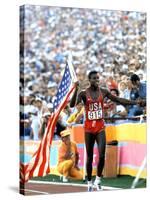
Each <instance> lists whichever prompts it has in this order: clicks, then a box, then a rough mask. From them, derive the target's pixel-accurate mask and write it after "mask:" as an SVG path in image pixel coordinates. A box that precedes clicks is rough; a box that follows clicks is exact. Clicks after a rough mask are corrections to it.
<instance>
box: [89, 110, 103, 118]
mask: <svg viewBox="0 0 150 200" xmlns="http://www.w3.org/2000/svg"><path fill="white" fill-rule="evenodd" d="M101 118H102V110H97V111H88V119H89V120H95V119H101Z"/></svg>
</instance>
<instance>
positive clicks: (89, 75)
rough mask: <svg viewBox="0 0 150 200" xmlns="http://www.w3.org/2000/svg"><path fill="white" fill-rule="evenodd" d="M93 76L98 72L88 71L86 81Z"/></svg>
mask: <svg viewBox="0 0 150 200" xmlns="http://www.w3.org/2000/svg"><path fill="white" fill-rule="evenodd" d="M93 74H98V72H97V71H96V70H93V71H90V72H89V74H88V79H91V76H92V75H93Z"/></svg>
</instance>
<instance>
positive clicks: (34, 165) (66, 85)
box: [20, 64, 75, 183]
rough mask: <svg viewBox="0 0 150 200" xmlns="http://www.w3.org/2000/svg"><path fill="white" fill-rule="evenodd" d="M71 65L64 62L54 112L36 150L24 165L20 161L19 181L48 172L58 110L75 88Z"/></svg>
mask: <svg viewBox="0 0 150 200" xmlns="http://www.w3.org/2000/svg"><path fill="white" fill-rule="evenodd" d="M72 70H73V69H72V67H71V68H70V67H69V65H68V64H66V67H65V70H64V74H63V77H62V80H61V83H60V85H59V87H58V91H57V95H56V99H55V101H54V112H53V113H52V115H51V117H50V119H49V121H48V125H47V128H46V130H45V133H44V136H43V138H42V140H41V142H40V144H39V147H38V149H37V151H36V152H35V153H34V155H33V156H32V158H31V160H30V162H29V163H28V164H26V165H24V164H23V163H20V182H21V183H24V182H27V181H28V180H29V179H30V178H32V177H39V176H45V175H46V174H48V173H50V166H49V161H50V146H51V143H52V139H53V135H54V130H55V126H56V123H57V120H58V117H59V114H60V112H61V111H62V109H63V108H65V107H66V105H67V104H68V101H69V99H70V96H71V94H72V92H73V90H74V88H75V86H74V85H73V84H72V83H73V81H75V80H73V77H72V76H71V74H72Z"/></svg>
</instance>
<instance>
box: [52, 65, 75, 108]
mask: <svg viewBox="0 0 150 200" xmlns="http://www.w3.org/2000/svg"><path fill="white" fill-rule="evenodd" d="M71 82H72V80H71V73H70V69H69V65H68V64H67V65H66V68H65V71H64V75H63V77H62V81H61V83H60V85H59V88H58V91H57V95H56V99H55V101H54V110H56V109H57V108H58V106H59V105H60V103H61V102H62V100H63V98H64V97H65V96H66V95H67V93H68V91H69V89H70V87H71Z"/></svg>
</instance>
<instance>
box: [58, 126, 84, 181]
mask: <svg viewBox="0 0 150 200" xmlns="http://www.w3.org/2000/svg"><path fill="white" fill-rule="evenodd" d="M60 134H61V139H62V140H61V143H60V146H59V149H58V165H57V170H58V172H59V173H60V174H62V175H63V182H68V178H72V179H82V178H83V175H82V173H81V171H80V169H79V167H78V160H79V153H78V151H77V145H76V143H74V142H72V141H71V140H70V130H69V129H67V130H64V131H62V132H61V133H60Z"/></svg>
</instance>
